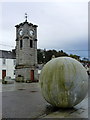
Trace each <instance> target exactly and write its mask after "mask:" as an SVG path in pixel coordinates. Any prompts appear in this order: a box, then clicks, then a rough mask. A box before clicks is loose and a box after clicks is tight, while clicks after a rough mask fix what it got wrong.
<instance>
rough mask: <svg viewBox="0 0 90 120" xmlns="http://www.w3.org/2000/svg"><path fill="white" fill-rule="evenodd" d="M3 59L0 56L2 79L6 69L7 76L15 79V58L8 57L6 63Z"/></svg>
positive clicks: (0, 77)
mask: <svg viewBox="0 0 90 120" xmlns="http://www.w3.org/2000/svg"><path fill="white" fill-rule="evenodd" d="M2 61H3V59H2V58H0V79H2V70H6V76H10V77H11V78H12V79H15V75H14V70H15V65H14V59H6V64H5V65H3V64H2Z"/></svg>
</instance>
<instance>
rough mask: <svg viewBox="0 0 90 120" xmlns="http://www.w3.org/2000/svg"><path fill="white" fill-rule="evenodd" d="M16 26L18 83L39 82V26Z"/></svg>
mask: <svg viewBox="0 0 90 120" xmlns="http://www.w3.org/2000/svg"><path fill="white" fill-rule="evenodd" d="M25 15H26V16H25V22H23V23H20V24H19V25H16V26H15V27H16V81H23V82H34V81H37V80H38V69H37V25H33V24H32V23H29V22H27V14H25Z"/></svg>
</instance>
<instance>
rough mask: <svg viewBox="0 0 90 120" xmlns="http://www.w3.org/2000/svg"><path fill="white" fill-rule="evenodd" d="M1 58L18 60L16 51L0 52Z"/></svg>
mask: <svg viewBox="0 0 90 120" xmlns="http://www.w3.org/2000/svg"><path fill="white" fill-rule="evenodd" d="M0 58H5V59H16V53H15V50H12V51H6V50H0Z"/></svg>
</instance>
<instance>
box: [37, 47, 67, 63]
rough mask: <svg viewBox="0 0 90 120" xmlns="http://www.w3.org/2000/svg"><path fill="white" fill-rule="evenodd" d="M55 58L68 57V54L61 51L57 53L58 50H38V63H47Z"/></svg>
mask: <svg viewBox="0 0 90 120" xmlns="http://www.w3.org/2000/svg"><path fill="white" fill-rule="evenodd" d="M53 55H54V56H55V57H61V56H68V54H67V53H65V52H63V50H61V51H56V50H45V49H44V50H42V49H38V50H37V60H38V63H39V64H41V63H47V62H48V61H49V60H51V59H52V56H53Z"/></svg>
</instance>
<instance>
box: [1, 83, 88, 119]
mask: <svg viewBox="0 0 90 120" xmlns="http://www.w3.org/2000/svg"><path fill="white" fill-rule="evenodd" d="M1 97H2V99H1ZM89 97H90V96H89V95H88V96H86V98H85V99H84V100H83V101H82V102H81V103H80V104H78V105H76V106H75V107H74V108H72V109H60V108H54V107H53V106H51V105H50V104H48V103H47V102H46V101H45V100H44V98H43V97H42V94H41V89H40V86H39V83H16V82H14V84H3V85H2V84H1V83H0V103H1V102H2V104H0V108H1V107H2V109H1V110H0V118H5V119H6V118H16V119H18V118H24V119H25V118H35V119H38V120H39V119H43V118H44V119H45V118H80V119H84V118H85V119H86V118H88V107H89V108H90V106H89V104H88V98H89Z"/></svg>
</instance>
